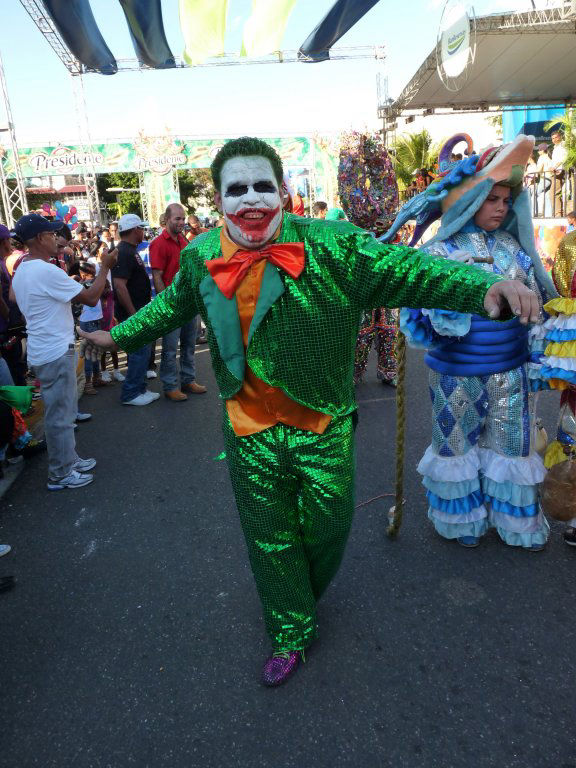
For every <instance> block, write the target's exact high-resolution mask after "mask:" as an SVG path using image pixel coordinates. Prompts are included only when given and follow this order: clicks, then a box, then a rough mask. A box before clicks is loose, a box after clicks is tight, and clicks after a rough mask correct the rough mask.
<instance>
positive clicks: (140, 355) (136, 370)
mask: <svg viewBox="0 0 576 768" xmlns="http://www.w3.org/2000/svg"><path fill="white" fill-rule="evenodd" d="M149 358H150V344H146V346H145V347H142V348H141V349H138V350H137V351H136V352H130V353H129V354H128V370H127V371H126V378H125V379H124V381H123V383H122V394H121V395H120V400H121V402H123V403H127V402H128V401H129V400H134V398H135V397H138V395H142V394H143V393H144V392H146V371H147V370H148V360H149Z"/></svg>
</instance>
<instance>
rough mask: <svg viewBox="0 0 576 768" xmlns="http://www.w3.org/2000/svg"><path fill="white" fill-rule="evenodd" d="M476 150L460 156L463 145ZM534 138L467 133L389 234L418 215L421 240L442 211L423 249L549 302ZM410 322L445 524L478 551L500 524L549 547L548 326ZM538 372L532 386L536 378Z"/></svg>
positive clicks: (448, 316) (432, 318)
mask: <svg viewBox="0 0 576 768" xmlns="http://www.w3.org/2000/svg"><path fill="white" fill-rule="evenodd" d="M462 141H466V142H467V144H468V153H467V154H468V156H467V157H466V158H465V159H464V160H461V161H459V162H457V163H451V161H450V156H451V153H452V151H453V148H454V147H455V146H456V144H458V143H460V142H462ZM533 145H534V139H533V138H532V137H527V136H518V137H517V138H516V139H515V141H514V142H513V143H512V144H508V145H506V146H504V147H502V148H492V149H489V150H487V151H486V152H485V153H484V154H483V155H482V156H478V155H476V154H474V152H473V146H472V141H471V139H470V137H469V136H467V135H466V134H458V135H457V136H455V137H453V138H452V139H450V141H448V142H447V143H446V145H445V146H444V147H443V149H442V151H441V153H440V160H439V170H440V175H439V178H438V179H437V180H436V181H435V182H434V183H433V184H431V185H430V186H429V187H428V188H427V189H426V191H425V192H423V193H422V194H420V195H418V196H417V197H415V198H413V199H412V200H411V201H410V202H409V203H408V204H407V205H405V206H404V207H403V208H402V209H401V211H400V213H399V215H398V217H397V218H396V221H395V223H394V226H393V227H392V229H391V230H389V232H387V233H386V235H385V236H384V239H385V240H387V241H389V240H391V239H393V237H394V235H395V233H396V232H397V231H398V229H399V228H400V227H401V226H402V225H403V224H404V223H405V222H406V221H407V220H408V219H414V218H415V219H416V229H415V234H414V240H413V242H417V241H418V239H419V238H420V237H421V235H422V233H423V231H424V230H425V229H426V227H427V226H428V225H429V224H430V223H431V222H432V221H434V220H435V219H438V218H440V217H441V225H440V229H439V231H438V233H437V235H436V236H435V237H433V238H432V239H431V240H429V241H428V242H427V243H426V245H425V246H424V250H426V251H428V252H429V253H431V254H434V255H437V256H444V257H445V258H447V259H451V260H456V261H464V262H467V263H470V261H471V259H470V256H469V254H474V256H473V263H475V265H476V267H477V268H478V269H479V270H485V271H489V272H493V273H495V274H498V275H503V276H505V277H507V278H514V279H517V280H520V281H522V282H523V283H524V284H525V285H526V286H528V287H530V288H531V289H532V290H534V291H535V293H536V294H537V295H538V297H539V301H540V306H542V300H543V299H544V300H546V299H547V298H549V297H552V296H555V295H556V291H555V290H554V286H553V284H552V281H551V280H550V278H549V276H548V275H547V273H546V272H545V270H544V267H543V265H542V263H541V261H540V258H539V256H538V253H537V251H536V248H535V244H534V235H533V228H532V220H531V216H530V200H529V196H528V193H527V192H526V190H523V189H522V179H523V175H524V168H525V166H526V162H527V161H528V158H529V157H530V153H531V151H532V148H533ZM400 321H401V328H402V330H403V331H404V333H405V334H406V336H407V338H408V341H409V342H410V344H411V345H412V346H417V347H423V348H425V349H427V354H426V363H427V365H428V367H429V368H430V374H429V385H430V394H431V398H432V410H433V430H432V444H431V445H430V446H429V447H428V449H427V450H426V453H425V454H424V456H423V458H422V460H421V461H420V464H419V466H418V471H419V472H420V474H421V475H422V476H423V481H422V482H423V484H424V486H425V488H426V490H427V497H428V501H429V510H428V517H429V518H430V520H431V521H432V523H433V524H434V527H435V529H436V531H437V532H438V533H439V534H440V535H441V536H443V537H444V538H447V539H456V540H457V541H458V542H459V543H460V544H462V545H463V546H467V547H475V546H477V545H478V544H479V542H480V537H481V536H483V535H484V534H485V533H486V532H487V530H488V529H489V528H491V527H493V528H495V529H496V530H497V532H498V534H499V535H500V537H501V539H502V540H503V541H504V542H505V543H506V544H509V545H510V546H519V547H524V548H526V549H530V550H533V551H538V550H541V549H542V548H543V547H544V545H545V543H546V540H547V538H548V530H549V526H548V523H547V521H546V519H545V517H544V515H543V514H542V512H541V510H540V507H539V503H538V486H539V483H541V482H542V480H543V479H544V476H545V474H546V470H545V468H544V464H543V462H542V459H541V457H540V456H539V455H538V454H537V453H536V451H535V448H534V436H535V430H534V425H533V419H532V418H531V407H530V398H529V396H530V391H531V389H539V388H541V385H540V384H539V383H537V379H538V377H539V369H540V368H541V366H540V360H541V357H542V351H543V345H544V341H543V334H542V333H538V332H534V329H533V330H532V331H530V330H529V329H528V328H527V327H526V326H523V325H521V324H520V323H519V322H518V320H517V319H516V318H513V319H511V320H508V321H505V322H495V321H493V320H487V319H485V318H482V317H480V316H478V315H473V314H461V313H457V312H449V311H448V312H447V311H444V310H418V309H403V310H402V311H401V315H400ZM532 380H534V386H533V387H532V386H531V381H532Z"/></svg>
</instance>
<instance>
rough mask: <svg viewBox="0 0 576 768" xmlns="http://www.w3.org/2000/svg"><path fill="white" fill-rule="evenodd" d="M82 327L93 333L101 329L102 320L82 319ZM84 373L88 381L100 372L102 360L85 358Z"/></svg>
mask: <svg viewBox="0 0 576 768" xmlns="http://www.w3.org/2000/svg"><path fill="white" fill-rule="evenodd" d="M80 328H81V329H82V330H83V331H86V333H92V332H93V331H99V330H100V320H85V321H82V320H81V321H80ZM84 373H85V374H86V381H88V379H90V378H91V377H92V375H94V376H98V375H99V374H100V361H99V360H98V359H96V360H91V359H90V358H88V357H85V358H84Z"/></svg>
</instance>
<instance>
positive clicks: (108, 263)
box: [101, 248, 118, 269]
mask: <svg viewBox="0 0 576 768" xmlns="http://www.w3.org/2000/svg"><path fill="white" fill-rule="evenodd" d="M117 259H118V248H114V250H113V251H108V253H104V254H103V255H102V258H101V263H102V266H103V267H105V268H107V269H112V267H113V266H115V264H116V261H117Z"/></svg>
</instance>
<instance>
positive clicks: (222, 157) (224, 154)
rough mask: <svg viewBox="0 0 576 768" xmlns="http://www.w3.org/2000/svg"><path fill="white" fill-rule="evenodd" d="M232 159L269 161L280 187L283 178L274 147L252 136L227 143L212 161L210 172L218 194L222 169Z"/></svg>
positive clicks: (282, 171)
mask: <svg viewBox="0 0 576 768" xmlns="http://www.w3.org/2000/svg"><path fill="white" fill-rule="evenodd" d="M233 157H265V158H266V159H267V160H269V161H270V165H271V166H272V170H273V171H274V176H275V177H276V181H277V182H278V187H280V186H281V185H282V178H283V176H284V170H283V168H282V160H281V159H280V155H279V154H278V152H276V150H275V149H274V147H271V146H270V144H267V143H266V142H265V141H262V139H257V138H255V137H253V136H242V137H241V138H240V139H231V140H230V141H227V142H226V144H224V146H223V147H222V149H220V150H219V151H218V153H217V155H216V157H215V158H214V160H213V161H212V165H211V166H210V172H211V173H212V181H213V182H214V186H215V188H216V189H217V190H218V192H219V191H220V185H221V183H222V179H221V173H222V167H223V165H224V163H225V162H226V161H227V160H231V159H232V158H233Z"/></svg>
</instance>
